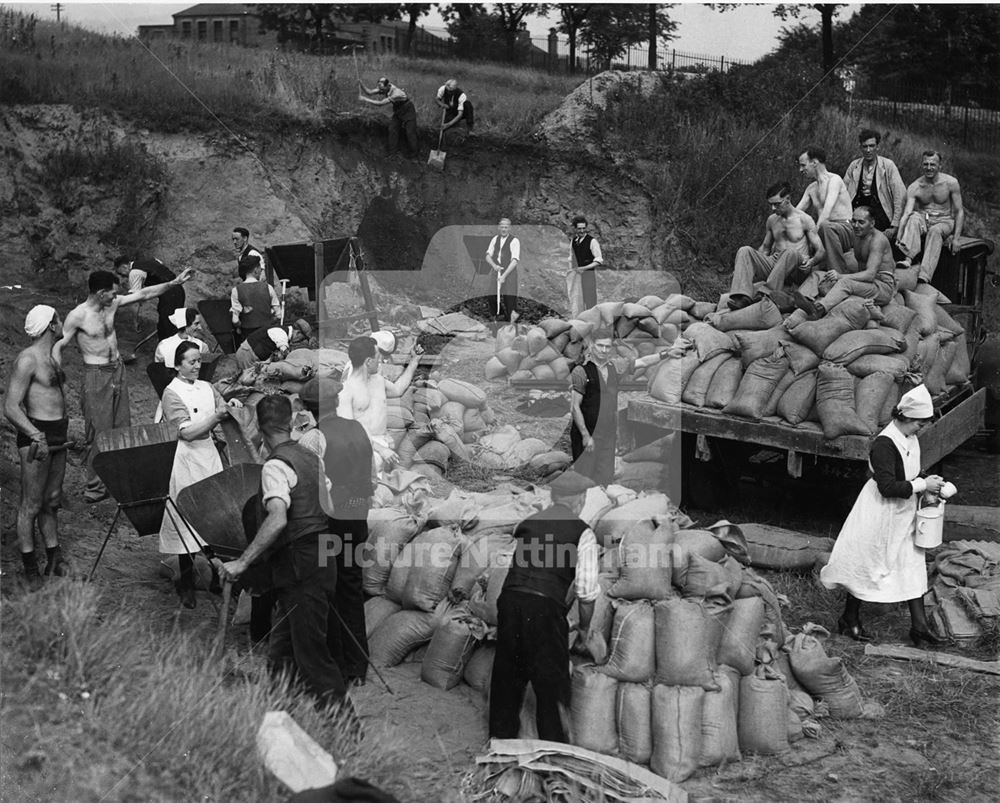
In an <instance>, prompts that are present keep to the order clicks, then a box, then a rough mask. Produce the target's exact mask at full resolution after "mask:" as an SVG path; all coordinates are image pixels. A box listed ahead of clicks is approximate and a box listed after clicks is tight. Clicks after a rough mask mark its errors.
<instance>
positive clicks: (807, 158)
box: [796, 145, 854, 273]
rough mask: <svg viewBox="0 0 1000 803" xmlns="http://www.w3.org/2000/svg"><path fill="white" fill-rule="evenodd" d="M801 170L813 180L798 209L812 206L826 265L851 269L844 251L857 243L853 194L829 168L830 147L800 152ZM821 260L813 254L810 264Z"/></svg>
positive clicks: (839, 270)
mask: <svg viewBox="0 0 1000 803" xmlns="http://www.w3.org/2000/svg"><path fill="white" fill-rule="evenodd" d="M799 172H800V173H801V174H802V175H804V176H805V177H806V178H808V179H810V180H811V182H812V183H811V184H810V185H809V186H808V187H806V191H805V193H803V195H802V200H801V201H799V203H798V206H797V207H796V208H797V209H799V210H801V211H803V212H806V211H808V210H809V207H812V208H813V210H814V214H815V216H816V227H817V229H818V231H819V239H820V241H821V242H822V243H823V251H824V258H825V260H826V267H827V268H828V269H829V270H834V271H836V272H837V273H849V271H848V270H847V262H846V261H845V260H844V253H845V252H847V251H849V250H851V249H852V248H853V247H854V231H853V230H852V228H851V212H852V210H853V206H852V204H851V195H850V193H849V192H848V191H847V185H846V184H844V180H843V179H842V178H841V177H840V176H838V175H837V174H836V173H831V172H830V171H829V170H827V169H826V151H824V150H823V149H822V148H817V147H816V146H815V145H810V146H809V147H808V148H806V149H805V150H804V151H803V152H802V153H801V154H800V155H799ZM818 262H819V260H818V259H816V258H815V257H813V258H812V259H811V260H810V266H815V265H816V264H817V263H818Z"/></svg>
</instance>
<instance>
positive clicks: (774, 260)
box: [729, 181, 824, 310]
mask: <svg viewBox="0 0 1000 803" xmlns="http://www.w3.org/2000/svg"><path fill="white" fill-rule="evenodd" d="M791 195H792V188H791V186H790V185H789V184H788V182H787V181H781V182H778V183H777V184H773V185H772V186H770V187H768V188H767V202H768V204H769V205H770V207H771V214H770V216H769V217H768V219H767V223H766V225H765V227H764V241H763V242H762V243H761V244H760V246H759V247H757V248H756V249H754V248H752V247H751V246H749V245H744V246H741V247H740V249H739V251H737V252H736V264H735V265H734V267H733V281H732V284H731V285H730V288H729V308H730V309H733V310H737V309H743V307H746V306H749V305H750V304H752V303H753V300H754V296H755V291H754V282H759V281H763V282H764V286H763V287H762V288H761V292H762V293H766V294H767V295H772V294H775V293H779V292H781V291H782V289H783V288H784V286H785V282H786V281H791V282H793V283H795V284H798V283H799V282H800V281H802V280H803V279H805V278H807V277H808V275H809V271H808V269H807V268H806V267H805V266H806V265H809V267H811V264H810V263H809V260H810V255H811V259H812V261H813V262H819V261H820V260H822V259H823V257H824V252H823V244H822V243H821V242H820V239H819V236H818V234H817V229H816V223H815V222H814V221H813V219H812V218H811V217H810V216H809V215H807V214H806V213H805V212H802V211H800V210H798V209H796V208H795V207H794V206H793V205H792V200H791ZM803 271H805V272H803Z"/></svg>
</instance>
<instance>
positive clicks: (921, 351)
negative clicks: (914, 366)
mask: <svg viewBox="0 0 1000 803" xmlns="http://www.w3.org/2000/svg"><path fill="white" fill-rule="evenodd" d="M940 353H941V335H940V334H938V333H937V332H935V333H934V334H931V335H928V336H927V337H924V338H921V340H920V345H919V346H917V360H918V361H919V366H920V368H919V371H920V373H921V375H923V376H924V377H925V378H926V376H927V375H928V374H929V373H930V372H931V369H932V368H933V367H934V363H936V362H937V360H938V356H940Z"/></svg>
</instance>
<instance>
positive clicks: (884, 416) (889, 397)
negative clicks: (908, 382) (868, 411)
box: [878, 382, 903, 430]
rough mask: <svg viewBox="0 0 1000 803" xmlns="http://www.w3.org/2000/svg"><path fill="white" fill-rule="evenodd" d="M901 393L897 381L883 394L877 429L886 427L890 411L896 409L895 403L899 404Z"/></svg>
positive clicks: (890, 417)
mask: <svg viewBox="0 0 1000 803" xmlns="http://www.w3.org/2000/svg"><path fill="white" fill-rule="evenodd" d="M902 395H903V389H902V388H901V387H900V385H899V383H898V382H897V383H895V384H893V386H892V387H890V388H889V392H888V393H886V394H885V401H884V403H883V404H882V411H881V412H880V413H879V416H878V429H879V430H882V429H883V428H884V427H886V426H887V425H888V424H889V422H890V421H891V420H892V413H893V411H894V410H895V409H896V405H897V404H899V399H900V397H901V396H902Z"/></svg>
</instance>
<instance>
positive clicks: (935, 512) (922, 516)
mask: <svg viewBox="0 0 1000 803" xmlns="http://www.w3.org/2000/svg"><path fill="white" fill-rule="evenodd" d="M913 540H914V543H915V544H916V545H917V546H918V547H921V548H922V549H933V548H934V547H936V546H941V542H942V540H944V502H941V503H940V504H937V505H929V506H927V507H922V508H920V509H918V510H917V532H916V534H915V535H914V538H913Z"/></svg>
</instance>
